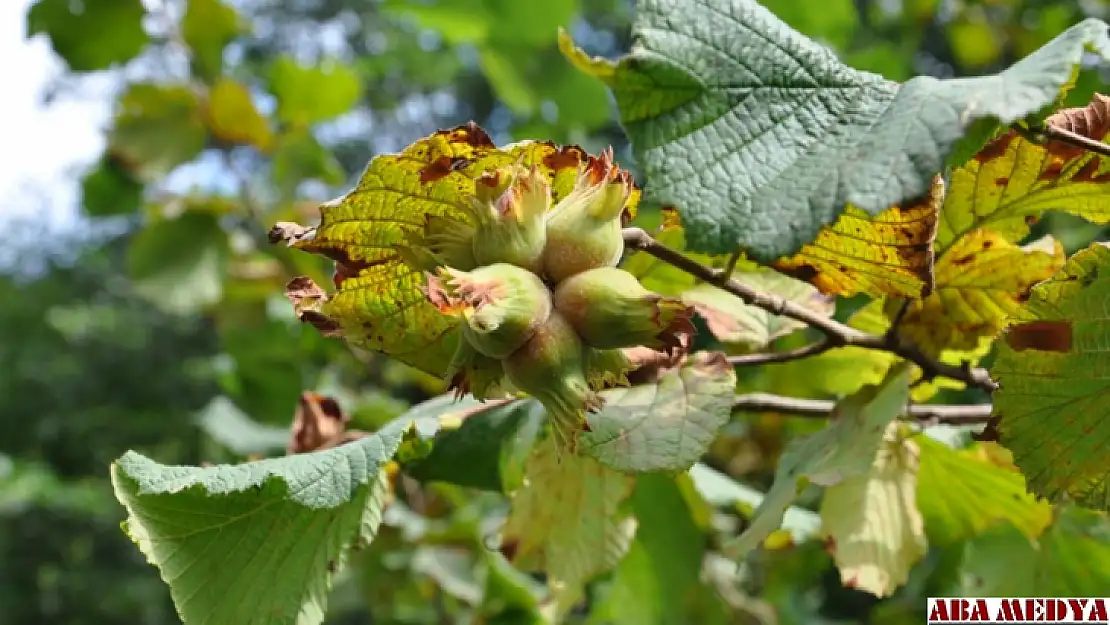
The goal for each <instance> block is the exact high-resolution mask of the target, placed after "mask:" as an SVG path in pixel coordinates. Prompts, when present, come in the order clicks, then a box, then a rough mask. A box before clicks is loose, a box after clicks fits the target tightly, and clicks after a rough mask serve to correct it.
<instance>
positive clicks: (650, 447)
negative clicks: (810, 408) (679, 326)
mask: <svg viewBox="0 0 1110 625" xmlns="http://www.w3.org/2000/svg"><path fill="white" fill-rule="evenodd" d="M735 387H736V374H735V372H734V371H733V369H732V366H731V365H729V364H728V362H727V361H726V360H725V358H724V356H722V355H721V354H713V353H707V352H699V353H698V354H696V355H695V356H694V357H692V358H691V359H690V362H688V363H687V364H686V365H684V366H683V367H681V368H679V369H676V370H674V371H670V372H668V373H665V374H664V375H662V376H660V377H659V379H658V380H656V381H654V382H652V383H649V384H640V385H637V386H632V387H625V388H619V387H618V388H615V389H612V390H608V391H605V392H604V393H602V397H603V398H604V399H605V405H604V406H603V407H602V408H601V410H600V411H598V412H597V413H593V414H589V415H587V422H588V423H589V426H590V429H589V431H588V432H583V433H582V434H581V435H580V436H579V439H578V448H579V450H581V452H582V453H584V454H587V455H589V456H592V457H594V458H596V459H597V460H599V461H600V462H601V463H603V464H605V465H607V466H609V467H612V468H614V469H618V470H621V471H633V472H648V471H682V470H685V469H687V468H689V467H690V466H691V465H693V464H694V463H695V462H697V460H698V459H699V458H701V456H702V454H704V453H705V452H706V450H707V449H708V448H709V444H710V443H711V442H712V441H713V438H714V437H715V436H716V435H717V430H719V429H720V428H721V426H723V425H724V424H725V423H727V422H728V419H729V415H730V414H731V411H732V392H733V389H734V388H735Z"/></svg>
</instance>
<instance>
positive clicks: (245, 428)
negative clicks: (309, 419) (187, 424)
mask: <svg viewBox="0 0 1110 625" xmlns="http://www.w3.org/2000/svg"><path fill="white" fill-rule="evenodd" d="M197 424H198V425H199V426H200V428H201V429H202V430H204V432H205V433H206V434H208V435H209V436H211V437H212V438H213V439H214V440H215V441H216V442H217V443H219V444H221V445H223V446H224V447H227V448H228V449H230V450H231V451H233V452H235V453H236V454H239V455H240V456H249V455H251V454H268V453H271V452H274V451H278V450H284V449H285V446H286V445H287V444H288V443H289V438H290V433H289V429H288V428H279V427H274V426H270V425H263V424H261V423H258V422H257V421H254V420H252V419H251V418H250V417H248V416H247V415H246V413H244V412H243V411H242V410H240V409H239V407H238V406H236V405H235V403H234V402H232V401H231V400H230V399H228V398H227V397H224V396H223V395H220V396H217V397H213V398H212V400H211V401H209V402H208V405H207V406H205V407H204V409H203V410H201V411H200V414H199V415H198V416H197Z"/></svg>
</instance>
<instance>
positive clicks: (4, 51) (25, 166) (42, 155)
mask: <svg viewBox="0 0 1110 625" xmlns="http://www.w3.org/2000/svg"><path fill="white" fill-rule="evenodd" d="M30 4H31V0H0V59H3V62H2V63H0V84H3V85H4V94H3V98H0V223H4V222H7V221H8V220H9V219H12V218H20V217H26V218H38V219H43V220H45V221H46V222H47V223H48V224H50V225H56V226H63V225H66V224H70V223H72V222H73V221H74V220H75V219H76V216H77V214H78V210H77V201H78V197H79V181H80V174H81V173H82V171H83V170H84V168H85V167H87V166H88V165H89V164H91V163H92V162H93V161H94V160H95V159H96V158H97V157H98V156H99V155H100V152H101V151H102V150H103V148H104V138H103V133H102V129H103V128H104V126H105V124H106V122H107V120H108V115H109V112H110V95H111V88H110V85H111V81H110V77H108V76H102V77H96V78H93V79H91V80H88V81H83V82H82V84H81V89H80V93H79V94H74V93H65V94H63V95H61V96H60V97H59V98H57V99H56V100H55V101H54V102H53V103H51V104H44V102H43V95H44V94H45V93H46V92H47V90H48V88H49V86H50V83H51V82H52V81H53V80H54V79H56V78H57V77H58V76H60V75H61V74H62V72H63V65H62V62H61V60H60V59H58V58H57V57H56V56H55V55H54V52H53V51H52V50H51V49H50V43H49V42H48V41H47V40H46V38H45V36H43V35H39V36H37V37H35V38H34V40H31V41H28V40H27V39H26V31H25V27H26V23H25V15H26V12H27V8H28V6H29V5H30ZM98 78H103V79H104V80H98Z"/></svg>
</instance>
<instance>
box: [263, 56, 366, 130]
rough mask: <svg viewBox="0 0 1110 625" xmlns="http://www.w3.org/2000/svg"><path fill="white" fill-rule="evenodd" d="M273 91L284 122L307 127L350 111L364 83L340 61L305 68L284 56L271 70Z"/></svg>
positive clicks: (271, 88) (350, 68)
mask: <svg viewBox="0 0 1110 625" xmlns="http://www.w3.org/2000/svg"><path fill="white" fill-rule="evenodd" d="M270 91H271V92H272V93H273V94H274V95H275V96H276V97H277V101H278V106H277V116H278V118H279V119H280V120H281V121H283V122H285V123H288V124H291V125H294V126H297V125H300V126H308V125H311V124H315V123H317V122H322V121H327V120H329V119H332V118H334V117H338V116H340V115H342V114H343V113H346V112H347V111H349V110H351V107H353V106H354V105H355V104H356V103H358V100H359V98H360V97H362V81H361V80H360V79H359V75H358V73H356V72H355V70H354V69H353V68H352V67H350V66H347V65H344V64H342V63H339V62H338V61H334V60H330V61H326V62H324V63H322V64H320V65H318V66H314V67H306V66H304V65H301V64H299V63H297V61H295V60H293V59H292V58H290V57H288V56H283V57H279V58H278V59H277V60H275V61H274V63H273V65H272V66H271V67H270Z"/></svg>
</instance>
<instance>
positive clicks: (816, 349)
mask: <svg viewBox="0 0 1110 625" xmlns="http://www.w3.org/2000/svg"><path fill="white" fill-rule="evenodd" d="M834 347H836V344H835V343H832V342H830V341H827V340H825V341H817V342H816V343H810V344H809V345H804V346H802V347H799V348H797V349H789V350H786V351H784V352H766V353H762V354H744V355H742V356H729V357H728V362H729V364H731V365H732V366H734V367H750V366H754V365H770V364H776V363H780V362H790V361H791V360H800V359H802V358H809V357H810V356H816V355H818V354H821V353H823V352H827V351H829V350H830V349H832V348H834Z"/></svg>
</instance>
